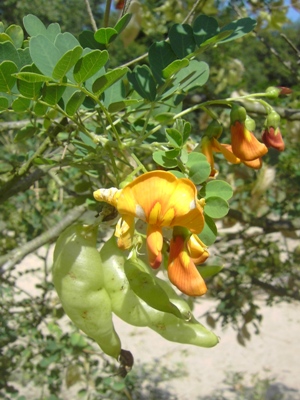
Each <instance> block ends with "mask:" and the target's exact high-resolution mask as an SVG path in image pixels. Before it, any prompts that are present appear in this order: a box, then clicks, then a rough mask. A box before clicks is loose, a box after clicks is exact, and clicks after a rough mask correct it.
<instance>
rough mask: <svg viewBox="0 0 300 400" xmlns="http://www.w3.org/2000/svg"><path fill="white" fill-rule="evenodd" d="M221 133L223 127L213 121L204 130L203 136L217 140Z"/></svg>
mask: <svg viewBox="0 0 300 400" xmlns="http://www.w3.org/2000/svg"><path fill="white" fill-rule="evenodd" d="M222 132H223V125H222V124H220V123H219V122H218V121H217V120H215V119H214V120H212V121H211V122H210V124H209V125H208V127H207V128H206V129H205V133H204V135H205V136H207V137H208V138H209V139H212V138H216V139H218V138H219V137H220V136H221V134H222Z"/></svg>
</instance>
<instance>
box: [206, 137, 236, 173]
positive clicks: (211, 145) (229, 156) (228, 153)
mask: <svg viewBox="0 0 300 400" xmlns="http://www.w3.org/2000/svg"><path fill="white" fill-rule="evenodd" d="M201 151H202V153H203V154H204V155H205V156H206V158H207V161H208V162H209V164H210V168H211V173H210V176H211V177H212V178H213V177H215V176H216V175H217V174H218V171H217V170H216V169H215V161H214V156H213V153H222V154H223V156H224V157H225V159H226V160H227V161H228V162H230V163H232V164H239V163H240V162H241V160H240V159H239V158H238V157H236V156H235V155H234V154H233V152H232V149H231V146H230V145H229V144H224V143H219V141H218V140H217V139H216V138H209V137H207V136H204V137H203V138H202V141H201Z"/></svg>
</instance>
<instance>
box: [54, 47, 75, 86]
mask: <svg viewBox="0 0 300 400" xmlns="http://www.w3.org/2000/svg"><path fill="white" fill-rule="evenodd" d="M81 54H82V47H81V46H77V47H75V48H74V49H72V50H69V51H67V52H66V53H65V54H64V55H63V56H62V57H61V59H60V60H59V61H58V62H57V64H56V66H55V67H54V69H53V73H52V76H53V78H54V79H58V80H60V79H62V78H63V77H64V76H65V75H66V73H67V72H68V71H69V70H70V69H71V68H72V67H73V66H74V65H75V64H76V63H77V61H78V60H79V58H80V56H81Z"/></svg>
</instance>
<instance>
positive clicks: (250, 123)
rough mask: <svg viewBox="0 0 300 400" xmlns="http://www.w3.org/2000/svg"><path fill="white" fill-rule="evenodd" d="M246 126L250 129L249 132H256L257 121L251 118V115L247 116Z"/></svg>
mask: <svg viewBox="0 0 300 400" xmlns="http://www.w3.org/2000/svg"><path fill="white" fill-rule="evenodd" d="M245 126H246V128H247V129H248V131H251V132H253V131H255V126H256V124H255V121H254V119H253V118H251V117H249V115H247V116H246V120H245Z"/></svg>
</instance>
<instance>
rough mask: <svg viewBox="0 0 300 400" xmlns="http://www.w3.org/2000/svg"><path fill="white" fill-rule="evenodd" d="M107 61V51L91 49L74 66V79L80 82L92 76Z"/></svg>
mask: <svg viewBox="0 0 300 400" xmlns="http://www.w3.org/2000/svg"><path fill="white" fill-rule="evenodd" d="M107 61H108V52H107V51H106V50H103V51H101V50H92V51H90V52H89V53H87V54H85V55H84V56H83V57H82V58H80V59H79V60H78V61H77V63H76V64H75V67H74V72H73V75H74V79H75V80H76V82H78V83H82V82H84V81H86V80H87V79H89V78H90V77H92V76H93V75H94V74H95V73H96V72H97V71H98V70H99V69H101V68H102V67H103V66H104V65H105V64H106V63H107Z"/></svg>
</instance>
